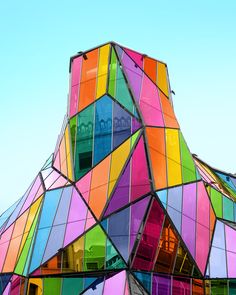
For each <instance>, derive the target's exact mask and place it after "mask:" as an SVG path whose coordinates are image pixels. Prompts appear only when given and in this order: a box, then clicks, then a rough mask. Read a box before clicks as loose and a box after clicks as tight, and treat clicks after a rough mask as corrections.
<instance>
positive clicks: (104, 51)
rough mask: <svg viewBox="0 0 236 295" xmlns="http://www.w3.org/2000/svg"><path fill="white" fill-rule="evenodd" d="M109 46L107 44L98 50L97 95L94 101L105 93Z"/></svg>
mask: <svg viewBox="0 0 236 295" xmlns="http://www.w3.org/2000/svg"><path fill="white" fill-rule="evenodd" d="M109 52H110V44H107V45H105V46H103V47H101V48H100V50H99V65H98V78H97V94H96V99H98V98H99V97H101V96H102V95H103V94H105V93H106V87H107V73H108V61H109Z"/></svg>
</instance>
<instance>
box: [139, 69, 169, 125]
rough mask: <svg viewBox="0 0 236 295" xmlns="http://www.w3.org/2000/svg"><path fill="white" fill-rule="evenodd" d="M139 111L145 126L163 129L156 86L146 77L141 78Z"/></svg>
mask: <svg viewBox="0 0 236 295" xmlns="http://www.w3.org/2000/svg"><path fill="white" fill-rule="evenodd" d="M140 109H141V112H142V114H143V118H144V121H145V124H146V125H151V126H161V127H164V121H163V116H162V109H161V105H160V98H159V94H158V90H157V86H156V85H155V84H154V83H153V82H152V81H151V80H150V79H149V78H148V77H147V76H146V75H144V76H143V85H142V90H141V99H140Z"/></svg>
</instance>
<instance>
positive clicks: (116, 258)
mask: <svg viewBox="0 0 236 295" xmlns="http://www.w3.org/2000/svg"><path fill="white" fill-rule="evenodd" d="M125 267H126V265H125V263H124V261H123V259H122V258H121V257H120V255H119V254H118V252H117V251H116V249H115V248H114V246H113V245H112V243H111V242H110V241H109V240H108V239H107V247H106V269H120V268H125Z"/></svg>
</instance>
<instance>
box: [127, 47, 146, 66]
mask: <svg viewBox="0 0 236 295" xmlns="http://www.w3.org/2000/svg"><path fill="white" fill-rule="evenodd" d="M124 51H125V52H126V53H127V54H128V55H129V56H130V57H131V58H132V59H133V60H134V61H135V63H136V64H137V65H138V66H139V67H140V68H141V69H143V55H142V54H140V53H138V52H135V51H133V50H130V49H128V48H124Z"/></svg>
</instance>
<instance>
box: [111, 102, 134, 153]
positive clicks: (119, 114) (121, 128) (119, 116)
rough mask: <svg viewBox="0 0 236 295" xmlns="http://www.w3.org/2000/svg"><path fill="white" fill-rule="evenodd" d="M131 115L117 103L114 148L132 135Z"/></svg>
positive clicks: (115, 108) (114, 111)
mask: <svg viewBox="0 0 236 295" xmlns="http://www.w3.org/2000/svg"><path fill="white" fill-rule="evenodd" d="M131 124H132V119H131V115H130V114H129V113H127V112H126V111H125V110H124V109H123V108H122V107H120V106H119V105H118V104H117V103H114V109H113V149H115V148H116V147H117V146H118V145H120V144H121V143H122V142H123V141H125V140H126V139H127V138H128V137H129V136H130V135H131Z"/></svg>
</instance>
